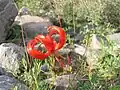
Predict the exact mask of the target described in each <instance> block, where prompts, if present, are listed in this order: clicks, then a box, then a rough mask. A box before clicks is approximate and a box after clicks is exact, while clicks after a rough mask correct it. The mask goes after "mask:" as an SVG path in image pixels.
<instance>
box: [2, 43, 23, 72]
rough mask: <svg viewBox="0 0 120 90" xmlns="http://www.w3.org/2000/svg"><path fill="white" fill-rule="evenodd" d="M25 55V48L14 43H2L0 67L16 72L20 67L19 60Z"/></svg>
mask: <svg viewBox="0 0 120 90" xmlns="http://www.w3.org/2000/svg"><path fill="white" fill-rule="evenodd" d="M23 56H24V50H23V48H21V47H19V46H17V45H15V44H13V43H3V44H1V45H0V67H1V68H3V69H5V70H7V71H10V72H13V73H14V72H16V70H18V69H19V65H20V64H19V62H20V61H21V60H22V58H23ZM1 71H2V70H1ZM1 73H3V72H1Z"/></svg>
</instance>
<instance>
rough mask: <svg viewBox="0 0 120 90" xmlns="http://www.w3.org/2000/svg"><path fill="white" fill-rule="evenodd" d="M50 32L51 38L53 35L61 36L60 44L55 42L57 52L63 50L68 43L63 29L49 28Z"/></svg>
mask: <svg viewBox="0 0 120 90" xmlns="http://www.w3.org/2000/svg"><path fill="white" fill-rule="evenodd" d="M48 31H49V35H50V36H52V35H53V34H59V42H58V43H57V42H56V41H55V40H53V42H54V46H55V50H58V49H60V48H62V47H63V45H64V44H65V42H66V33H65V31H64V30H63V29H62V28H61V27H57V26H49V27H48Z"/></svg>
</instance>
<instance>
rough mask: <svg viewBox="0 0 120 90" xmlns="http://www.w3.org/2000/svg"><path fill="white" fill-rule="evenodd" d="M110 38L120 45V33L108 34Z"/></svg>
mask: <svg viewBox="0 0 120 90" xmlns="http://www.w3.org/2000/svg"><path fill="white" fill-rule="evenodd" d="M108 38H109V39H110V40H111V41H114V42H115V43H116V44H119V45H120V33H115V34H111V35H108Z"/></svg>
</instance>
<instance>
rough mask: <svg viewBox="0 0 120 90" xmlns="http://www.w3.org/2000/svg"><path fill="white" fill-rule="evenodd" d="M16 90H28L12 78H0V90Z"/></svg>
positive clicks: (2, 76)
mask: <svg viewBox="0 0 120 90" xmlns="http://www.w3.org/2000/svg"><path fill="white" fill-rule="evenodd" d="M15 87H16V88H17V90H29V89H28V87H27V86H25V85H24V84H22V83H20V82H19V81H17V80H16V79H15V78H13V77H9V76H6V75H1V76H0V90H13V88H15Z"/></svg>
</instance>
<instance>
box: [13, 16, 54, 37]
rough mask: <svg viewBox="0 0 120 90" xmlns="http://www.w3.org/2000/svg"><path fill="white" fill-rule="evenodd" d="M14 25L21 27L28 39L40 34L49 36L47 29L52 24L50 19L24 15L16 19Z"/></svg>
mask: <svg viewBox="0 0 120 90" xmlns="http://www.w3.org/2000/svg"><path fill="white" fill-rule="evenodd" d="M14 24H18V25H21V26H22V27H23V29H24V34H25V36H26V38H27V39H31V38H34V37H35V36H36V35H38V34H44V35H45V34H47V33H48V32H47V27H48V26H51V25H52V23H51V21H50V19H49V18H48V17H39V16H31V15H22V16H17V17H16V18H15V22H14Z"/></svg>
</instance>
